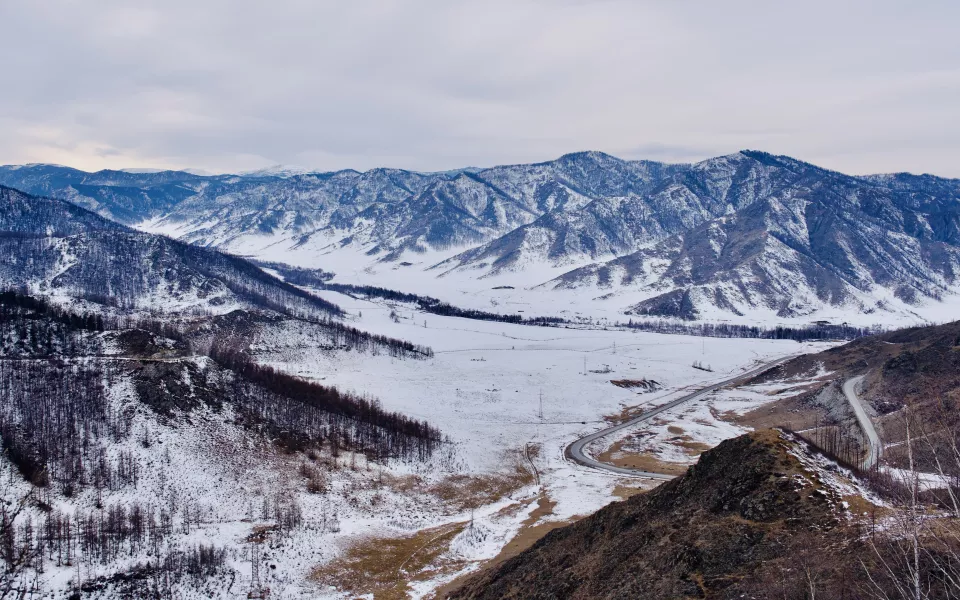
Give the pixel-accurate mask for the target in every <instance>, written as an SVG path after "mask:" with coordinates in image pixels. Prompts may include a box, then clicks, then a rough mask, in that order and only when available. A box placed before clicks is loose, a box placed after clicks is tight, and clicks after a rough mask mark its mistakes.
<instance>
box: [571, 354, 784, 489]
mask: <svg viewBox="0 0 960 600" xmlns="http://www.w3.org/2000/svg"><path fill="white" fill-rule="evenodd" d="M797 356H799V354H790V355H789V356H784V357H782V358H778V359H776V360H773V361H770V362H767V363H764V364H762V365H760V366H759V367H756V368H754V369H751V370H749V371H745V372H743V373H740V374H738V375H734V376H733V377H730V378H728V379H724V380H723V381H719V382H717V383H713V384H710V385H708V386H706V387H702V388H700V389H699V390H697V391H695V392H691V393H689V394H685V395H683V396H680V397H679V398H677V399H676V400H671V401H670V402H667V403H666V404H663V405H660V406H658V407H656V408H653V409H650V410H648V411H647V412H645V413H642V414H640V415H639V416H636V417H634V418H632V419H630V420H629V421H625V422H623V423H620V424H619V425H614V426H612V427H607V428H606V429H601V430H600V431H596V432H594V433H591V434H590V435H585V436H583V437H582V438H580V439H578V440H576V441H574V442H573V443H571V444H570V445H569V446H567V448H566V450H564V455H565V456H566V457H567V458H568V459H570V460H572V461H573V462H575V463H578V464H581V465H583V466H585V467H591V468H593V469H601V470H603V471H608V472H610V473H615V474H617V475H631V476H633V477H646V478H648V479H661V480H667V479H673V478H674V475H666V474H664V473H654V472H651V471H641V470H640V469H628V468H626V467H618V466H616V465H611V464H607V463H604V462H600V461H599V460H597V459H595V458H592V457H590V456H588V455H587V454H585V453H584V448H586V447H587V446H588V445H590V444H591V443H593V442H595V441H596V440H599V439H600V438H602V437H606V436H608V435H610V434H611V433H615V432H617V431H620V430H621V429H626V428H627V427H632V426H634V425H636V424H637V423H640V422H643V421H646V420H648V419H650V418H651V417H655V416H656V415H659V414H660V413H662V412H665V411H668V410H670V409H671V408H675V407H677V406H680V405H681V404H684V403H686V402H691V401H693V400H696V399H698V398H701V397H703V396H706V395H707V394H709V393H711V392H715V391H717V390H719V389H720V388H722V387H724V386H727V385H730V384H731V383H736V382H738V381H742V380H744V379H749V378H751V377H754V376H756V375H759V374H760V373H763V372H764V371H766V370H767V369H771V368H773V367H776V366H778V365H781V364H783V363H785V362H787V361H788V360H790V359H792V358H796V357H797Z"/></svg>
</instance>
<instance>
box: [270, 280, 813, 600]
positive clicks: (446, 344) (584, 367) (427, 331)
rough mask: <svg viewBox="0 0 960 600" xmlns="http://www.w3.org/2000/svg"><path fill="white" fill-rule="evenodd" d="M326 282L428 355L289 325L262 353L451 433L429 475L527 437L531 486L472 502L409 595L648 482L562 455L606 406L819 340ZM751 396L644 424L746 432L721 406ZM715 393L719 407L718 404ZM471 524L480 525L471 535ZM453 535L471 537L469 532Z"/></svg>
mask: <svg viewBox="0 0 960 600" xmlns="http://www.w3.org/2000/svg"><path fill="white" fill-rule="evenodd" d="M322 295H323V296H324V297H325V298H326V299H328V300H331V301H333V302H336V303H337V304H339V305H340V306H342V307H343V308H344V309H346V310H347V311H348V312H349V313H350V317H349V319H350V324H351V325H353V326H356V327H358V328H360V329H364V330H367V331H372V332H376V333H382V334H385V335H389V336H392V337H398V338H401V339H405V340H409V341H412V342H414V343H417V344H424V345H428V346H430V347H432V348H433V350H434V351H435V356H434V357H433V358H430V359H425V360H399V359H394V358H391V357H389V356H385V355H380V356H373V355H370V354H365V353H356V352H339V353H335V354H327V353H312V352H310V350H309V348H310V346H311V344H310V340H309V339H306V338H301V337H300V335H299V333H298V332H297V331H294V330H289V331H283V332H281V333H278V334H274V336H272V337H271V338H263V339H260V340H258V343H257V344H256V345H255V347H254V348H253V349H254V351H255V354H256V356H257V359H258V360H259V361H260V362H263V363H265V364H270V365H273V366H275V367H278V368H281V369H283V370H285V371H288V372H290V373H294V374H297V375H299V376H302V377H306V378H310V379H313V380H317V381H319V382H322V383H324V384H333V385H336V386H338V387H341V388H344V389H349V390H353V391H355V392H357V393H360V394H367V395H370V396H373V397H375V398H377V399H379V401H380V402H382V404H383V406H384V407H385V408H387V409H389V410H396V411H399V412H402V413H404V414H407V415H411V416H414V417H417V418H421V419H426V420H428V421H429V422H430V423H432V424H433V425H435V426H437V427H439V428H440V429H441V430H442V431H443V432H444V434H445V435H447V436H449V438H450V442H451V445H450V447H449V448H450V450H451V452H453V455H452V457H450V459H448V460H446V461H443V464H442V465H440V464H439V463H437V462H436V461H434V463H433V466H432V467H430V468H428V469H420V470H419V473H418V474H419V475H420V476H421V477H424V478H426V479H427V480H442V479H443V478H444V477H447V476H449V475H451V474H453V473H458V474H460V475H463V474H468V475H472V476H482V475H485V474H496V473H509V472H511V471H513V470H514V469H516V468H517V463H518V462H520V463H521V464H522V463H523V461H524V460H526V455H527V454H529V452H527V449H528V448H529V449H535V451H534V454H535V456H531V460H532V461H533V463H534V464H535V465H536V468H537V471H538V474H539V476H540V485H539V486H538V485H537V484H536V482H534V481H529V482H526V484H525V485H522V486H521V487H520V488H519V489H512V490H510V492H509V495H508V496H507V497H505V498H501V499H499V500H498V501H496V502H493V503H491V504H488V505H487V506H484V507H481V508H478V509H477V510H476V511H475V514H474V525H475V526H474V528H473V529H472V530H470V531H473V532H474V533H472V534H470V535H467V533H468V532H465V533H461V534H459V535H458V537H457V538H456V539H454V541H453V542H452V543H451V545H450V548H451V549H450V550H449V553H452V554H455V555H458V556H460V557H461V558H463V557H464V556H468V557H469V560H466V561H463V562H460V563H457V565H458V568H456V569H453V570H451V571H447V572H444V573H443V574H442V575H440V576H438V577H437V578H436V579H433V580H429V581H423V582H420V583H418V584H417V585H416V586H415V589H416V595H418V596H419V595H423V594H428V593H429V592H430V591H431V590H432V589H433V588H434V587H435V585H437V584H440V583H443V582H445V581H448V580H449V579H451V578H452V577H453V576H454V575H455V574H456V573H457V572H460V571H463V570H470V569H474V568H476V567H477V566H478V565H479V564H480V561H483V560H486V559H490V558H493V557H494V556H496V555H497V554H498V552H499V551H500V550H501V548H502V547H503V546H504V545H505V544H506V543H507V542H508V541H509V540H510V539H511V538H512V537H513V536H514V535H515V534H516V533H517V532H518V531H519V530H520V529H521V527H522V526H527V527H529V526H531V525H534V524H542V523H547V522H566V521H568V520H569V519H571V518H573V517H576V516H582V515H587V514H589V513H591V512H593V511H595V510H597V509H598V508H600V507H602V506H603V505H605V504H607V503H609V502H611V501H613V500H616V499H617V497H616V496H615V494H614V490H615V489H616V488H617V487H618V486H623V485H630V486H633V487H644V488H647V487H650V486H652V485H653V484H654V482H648V481H642V480H636V479H633V480H631V478H629V477H626V478H622V477H621V478H618V477H615V476H613V475H610V474H607V473H602V472H597V471H592V470H589V469H585V468H583V467H579V466H577V465H575V464H573V463H571V462H569V461H567V460H565V458H564V449H565V447H566V446H567V445H568V444H569V443H570V442H572V441H574V440H575V439H577V438H579V437H581V436H583V435H585V434H587V433H590V432H593V431H596V430H597V429H600V428H603V427H604V426H605V425H606V424H608V423H609V418H611V417H617V416H618V415H620V414H621V413H622V412H623V411H629V410H635V409H637V408H639V407H650V406H655V405H657V404H659V403H663V402H667V401H669V400H670V399H672V398H675V397H676V396H677V395H678V394H680V393H682V392H683V391H684V390H689V389H691V388H693V387H697V386H700V385H703V384H706V383H709V382H713V381H717V380H721V379H725V378H727V377H730V376H731V375H734V374H736V373H738V372H741V371H745V370H747V369H749V368H752V367H755V366H756V365H757V364H759V363H761V362H766V361H769V360H771V359H774V358H777V357H780V356H784V355H787V354H793V353H797V352H812V351H817V350H821V349H824V348H826V347H827V345H826V344H798V343H797V342H793V341H771V340H750V339H718V338H706V339H705V338H699V337H691V336H672V335H661V334H649V333H633V332H623V331H604V330H588V329H566V328H554V327H533V326H523V325H511V324H504V323H499V322H486V321H473V320H466V319H460V318H451V317H440V316H436V315H432V314H424V313H420V312H417V311H415V310H413V309H412V308H410V307H408V306H405V305H391V304H388V303H386V302H383V301H370V300H365V299H358V298H353V297H348V296H344V295H342V294H338V293H334V292H322ZM694 361H700V362H702V363H703V364H706V365H710V366H711V367H712V369H713V372H707V371H703V370H700V369H695V368H693V367H692V364H693V363H694ZM620 379H629V380H641V379H646V380H654V381H656V382H657V383H659V384H660V386H662V389H660V390H658V391H655V392H648V393H639V392H638V391H637V389H636V388H634V389H630V388H624V387H618V386H615V385H613V384H612V383H611V381H612V380H620ZM747 396H749V397H740V398H739V399H731V398H730V397H729V395H728V394H724V393H720V394H718V395H717V396H716V397H715V398H711V399H710V400H709V402H707V403H704V404H699V403H698V406H696V407H685V406H681V407H678V408H677V409H674V410H672V411H669V412H667V413H665V414H664V415H662V416H660V417H658V419H657V420H656V422H654V423H650V424H649V425H646V426H644V429H645V430H649V432H650V435H651V439H658V440H659V439H661V438H663V436H664V435H666V434H667V433H668V432H667V429H668V427H671V426H672V425H673V424H674V422H675V421H678V422H681V423H682V424H683V427H684V433H685V436H686V441H687V442H689V443H688V444H687V447H688V448H691V447H692V448H696V447H698V445H702V446H703V447H706V446H712V445H715V444H716V443H719V441H721V440H722V439H726V438H729V437H734V436H736V435H739V434H740V433H742V432H743V431H744V430H743V429H742V428H739V427H737V426H735V425H732V424H730V423H727V422H724V421H722V420H720V418H719V415H720V414H721V413H724V412H726V411H729V410H737V409H742V410H747V409H749V408H753V407H756V406H757V405H759V404H762V403H763V402H767V401H770V400H773V399H775V398H773V397H770V396H767V395H764V394H762V393H756V392H752V393H750V394H747ZM714 403H719V404H720V406H718V407H717V408H716V409H714V408H713V404H714ZM691 410H694V411H696V414H695V415H694V414H692V413H691V412H690V411H691ZM610 441H611V442H613V441H614V440H610ZM662 441H663V443H662V444H658V447H657V448H653V449H652V450H653V451H654V452H657V453H658V454H660V456H661V458H663V459H664V460H667V461H675V462H678V463H679V464H690V463H692V462H694V461H695V460H696V455H697V453H696V452H676V451H672V450H675V449H676V447H675V445H671V444H670V443H669V442H668V441H666V440H662ZM661 446H662V447H661ZM649 449H650V448H648V450H649ZM536 498H542V499H545V501H546V502H548V503H549V504H550V510H549V511H540V512H541V513H542V514H537V515H534V517H533V518H531V514H532V513H533V512H534V511H535V509H536V507H537V506H538V503H537V502H534V501H533V500H534V499H536ZM542 504H543V501H541V502H540V505H542ZM465 519H469V515H467V514H465V513H463V512H460V513H456V514H453V513H451V514H448V515H434V517H433V518H431V519H429V523H424V526H427V525H429V526H430V527H438V526H440V525H442V524H443V523H444V522H445V523H456V522H460V523H463V522H464V521H465ZM375 527H376V528H377V529H378V531H377V535H380V536H389V535H396V534H397V533H398V532H396V531H394V532H392V533H391V531H390V530H391V526H390V524H389V523H387V522H383V523H380V524H378V525H376V526H375ZM477 528H480V530H481V531H483V534H482V535H477V534H476V530H477ZM399 533H404V532H399ZM461 536H466V538H465V540H461V539H460V537H461ZM357 543H360V544H362V543H363V542H362V541H359V540H358V541H357ZM466 547H469V549H465V548H466Z"/></svg>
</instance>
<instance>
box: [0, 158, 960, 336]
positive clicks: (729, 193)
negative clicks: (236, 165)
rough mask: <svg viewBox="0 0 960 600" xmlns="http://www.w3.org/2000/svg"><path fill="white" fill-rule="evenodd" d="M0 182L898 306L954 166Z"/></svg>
mask: <svg viewBox="0 0 960 600" xmlns="http://www.w3.org/2000/svg"><path fill="white" fill-rule="evenodd" d="M0 183H3V184H5V185H11V186H14V187H17V188H19V189H23V190H24V191H27V192H30V193H40V194H45V195H51V196H55V197H58V198H63V199H67V200H69V201H70V202H73V203H75V204H77V205H80V206H84V207H86V208H89V209H90V210H93V211H95V212H97V213H98V214H100V215H103V216H106V217H108V218H111V219H113V220H116V221H119V222H122V223H128V224H137V223H145V224H147V225H145V226H147V227H148V228H149V229H150V230H152V231H163V232H171V233H174V234H175V235H176V236H177V237H178V238H179V239H182V240H184V241H187V242H190V243H193V244H197V245H203V246H215V247H218V248H222V249H226V250H229V251H232V252H237V253H243V254H250V253H256V252H257V249H258V248H262V247H264V246H266V245H270V246H271V247H272V248H273V249H274V252H275V251H276V250H277V249H294V248H301V249H303V248H307V249H312V250H309V251H316V252H320V250H321V249H324V251H328V250H329V249H331V248H336V249H348V250H351V249H352V250H353V251H355V252H356V253H357V254H359V255H360V256H364V255H366V256H367V257H369V258H367V259H365V260H368V261H369V262H370V263H374V262H381V263H391V262H393V263H399V262H409V260H412V259H408V258H404V257H409V256H410V255H411V254H410V253H413V254H417V253H422V252H425V251H430V250H434V251H441V250H442V251H444V252H445V253H446V256H450V255H453V256H452V258H447V259H445V260H442V261H441V262H439V263H438V264H434V265H432V270H431V271H429V272H428V275H433V276H442V275H445V274H449V273H451V272H454V273H462V274H464V275H465V276H467V277H472V278H478V277H487V276H496V275H498V274H502V273H507V272H516V271H520V272H522V271H524V270H527V269H530V268H531V267H537V266H544V265H545V266H549V267H551V268H560V269H562V268H564V267H567V268H571V269H574V270H572V271H571V272H569V273H566V274H565V275H563V276H561V277H560V278H558V279H556V280H554V281H552V282H550V283H549V284H547V286H546V287H548V288H553V287H558V288H563V289H581V288H582V289H595V290H596V291H598V292H600V293H613V294H615V295H616V294H617V293H619V292H624V293H627V292H629V293H630V294H631V295H632V297H633V299H631V300H630V301H629V305H627V304H625V305H624V306H623V307H622V309H623V310H627V309H629V312H631V313H633V314H637V315H657V316H679V317H684V318H712V317H714V316H717V317H719V316H721V315H722V314H727V315H736V314H748V313H750V312H753V311H763V312H764V313H765V314H769V315H773V316H777V315H779V316H782V317H796V316H802V315H807V314H812V313H814V312H816V311H817V310H820V309H822V308H824V307H840V308H847V309H850V310H855V311H860V312H864V311H866V312H870V311H883V310H892V308H891V307H894V306H896V307H898V308H897V310H900V311H903V310H909V308H904V307H909V306H911V305H914V304H916V303H918V302H923V301H925V300H924V299H928V298H938V297H939V296H941V295H943V294H948V293H953V291H954V288H955V286H956V285H957V283H958V274H960V267H958V262H957V248H960V233H958V231H960V200H958V198H960V180H953V179H943V178H937V177H933V176H929V175H922V176H917V175H909V174H894V175H874V176H866V177H853V176H848V175H844V174H841V173H836V172H833V171H828V170H825V169H822V168H819V167H816V166H814V165H810V164H808V163H804V162H801V161H798V160H795V159H792V158H789V157H783V156H774V155H771V154H766V153H763V152H755V151H743V152H738V153H735V154H731V155H728V156H722V157H718V158H713V159H709V160H705V161H702V162H699V163H696V164H675V165H670V164H663V163H657V162H650V161H626V160H621V159H618V158H616V157H613V156H609V155H606V154H603V153H599V152H580V153H574V154H568V155H565V156H562V157H560V158H559V159H557V160H554V161H549V162H544V163H537V164H529V165H508V166H499V167H493V168H488V169H461V170H454V171H447V172H442V173H418V172H413V171H404V170H398V169H373V170H370V171H367V172H363V173H360V172H357V171H353V170H344V171H337V172H333V173H299V172H296V171H295V170H294V171H289V170H283V169H281V170H275V169H267V170H262V171H260V172H254V173H248V174H245V175H243V176H237V175H217V176H210V177H204V176H197V175H192V174H190V173H187V172H183V171H163V172H158V173H126V172H120V171H100V172H98V173H84V172H82V171H77V170H74V169H69V168H66V167H57V166H52V165H27V166H21V167H0ZM275 258H276V254H273V255H271V259H275ZM583 265H587V266H583ZM318 266H325V267H328V268H333V267H332V266H331V265H318ZM427 266H430V265H429V264H428V265H427ZM418 268H423V267H418ZM541 283H543V281H542V280H540V281H531V282H530V285H537V284H541ZM604 290H605V291H604Z"/></svg>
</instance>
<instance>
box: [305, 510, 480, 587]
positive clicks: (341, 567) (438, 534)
mask: <svg viewBox="0 0 960 600" xmlns="http://www.w3.org/2000/svg"><path fill="white" fill-rule="evenodd" d="M466 525H467V524H466V523H463V522H461V523H448V524H446V525H442V526H440V527H435V528H432V529H424V530H422V531H418V532H417V533H416V534H414V535H412V536H409V537H399V538H368V539H365V540H362V541H360V542H358V543H356V544H354V545H353V546H351V547H350V548H348V549H347V551H346V552H344V554H343V556H341V557H340V558H338V559H336V560H334V561H331V562H330V563H327V564H325V565H321V566H319V567H317V568H315V569H314V570H313V571H312V572H311V574H310V579H311V580H312V581H314V582H316V583H319V584H321V585H329V586H334V587H335V588H337V589H338V590H340V591H342V592H347V593H349V594H357V595H364V594H372V595H373V597H374V599H375V600H403V599H405V598H408V597H409V593H410V591H411V590H410V585H409V584H410V582H411V581H425V580H427V579H432V578H434V577H437V576H439V575H443V574H446V573H451V572H454V571H457V570H459V569H461V568H462V567H463V566H464V564H465V563H464V562H463V561H455V560H450V559H445V558H443V555H444V554H445V553H446V551H447V550H448V549H449V547H450V542H451V541H452V540H453V538H454V537H456V536H457V534H458V533H460V532H461V531H463V528H464V527H465V526H466Z"/></svg>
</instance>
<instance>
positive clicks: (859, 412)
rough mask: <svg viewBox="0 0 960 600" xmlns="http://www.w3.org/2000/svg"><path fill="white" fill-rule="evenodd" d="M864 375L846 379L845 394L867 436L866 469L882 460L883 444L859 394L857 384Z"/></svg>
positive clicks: (844, 383)
mask: <svg viewBox="0 0 960 600" xmlns="http://www.w3.org/2000/svg"><path fill="white" fill-rule="evenodd" d="M863 377H864V376H863V375H859V376H857V377H851V378H850V379H848V380H846V381H844V382H843V395H844V396H846V397H847V401H848V402H850V406H852V407H853V412H854V414H855V415H856V416H857V422H859V423H860V428H861V429H862V430H863V433H864V435H866V437H867V444H868V445H869V446H870V447H869V448H868V451H869V454H868V455H867V459H866V460H865V461H864V463H863V466H864V469H870V468H871V467H873V465H875V464H877V461H878V460H880V448H882V447H883V446H882V445H881V444H880V436H879V435H877V430H876V428H875V427H874V426H873V421H871V420H870V415H868V414H867V411H866V410H864V408H863V403H862V402H860V398H859V397H858V396H857V386H858V385H860V382H861V381H863Z"/></svg>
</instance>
